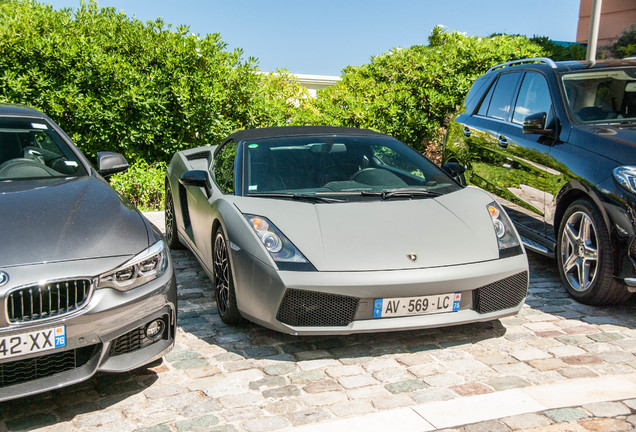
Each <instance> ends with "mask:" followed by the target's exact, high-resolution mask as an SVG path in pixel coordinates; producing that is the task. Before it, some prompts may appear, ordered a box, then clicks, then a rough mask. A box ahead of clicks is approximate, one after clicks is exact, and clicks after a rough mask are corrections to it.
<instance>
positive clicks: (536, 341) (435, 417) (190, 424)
mask: <svg viewBox="0 0 636 432" xmlns="http://www.w3.org/2000/svg"><path fill="white" fill-rule="evenodd" d="M172 256H173V259H174V262H175V266H176V269H177V281H178V291H179V301H180V303H179V320H178V324H179V330H178V334H177V345H176V347H175V348H174V350H173V351H172V352H171V353H170V354H168V355H167V356H166V357H165V359H164V360H163V361H160V362H157V363H155V364H152V365H150V366H149V367H147V368H142V369H138V370H135V371H133V372H130V373H125V374H116V375H110V374H98V375H96V376H95V377H93V378H92V379H91V380H89V381H86V382H84V383H81V384H78V385H75V386H72V387H67V388H63V389H60V390H56V391H53V392H47V393H44V394H41V395H37V396H34V397H29V398H23V399H20V400H15V401H9V402H5V403H3V404H0V416H1V417H0V431H2V432H4V431H17V430H31V429H35V430H42V431H64V432H73V431H86V430H90V431H104V432H106V431H143V432H151V431H153V432H154V431H156V432H164V431H165V432H168V431H179V432H185V431H199V430H206V431H217V430H218V431H247V432H263V431H273V430H286V429H292V428H294V429H298V430H305V431H307V432H309V431H317V430H324V431H327V430H329V431H332V430H347V429H351V428H352V427H354V428H356V429H360V430H365V431H369V430H383V431H386V430H394V429H396V428H397V427H398V426H399V427H400V428H401V429H404V430H434V429H436V428H438V429H442V428H444V427H446V428H447V427H450V426H452V427H455V429H443V430H445V431H450V430H454V431H463V432H477V431H517V430H524V431H592V430H593V431H597V430H634V429H636V415H634V414H636V356H635V355H634V354H635V353H636V315H635V314H634V311H635V310H636V301H633V300H632V301H630V302H629V303H628V304H626V305H624V306H621V307H614V308H595V307H590V306H585V305H580V304H578V303H576V302H574V301H572V300H571V299H570V298H569V297H568V295H567V293H566V292H565V289H564V288H563V287H562V285H561V283H560V281H559V278H558V274H557V272H556V269H555V267H554V262H553V261H551V260H549V259H546V258H543V257H540V256H538V255H534V254H530V255H529V259H530V267H531V277H530V292H529V295H528V298H527V301H526V305H525V306H524V307H523V309H522V310H521V312H520V313H519V314H518V315H517V316H514V317H508V318H505V319H501V320H498V321H493V322H488V323H481V324H471V325H462V326H455V327H447V328H442V329H430V330H421V331H407V332H396V333H377V334H363V335H351V336H338V337H294V336H289V335H283V334H279V333H276V332H273V331H270V330H267V329H264V328H262V327H259V326H257V325H254V324H250V323H244V324H242V325H240V326H237V327H231V326H227V325H225V324H223V323H222V322H221V320H220V319H219V317H218V315H217V313H216V308H215V303H214V301H213V299H212V294H211V289H210V282H209V280H208V279H207V277H206V276H205V274H204V273H203V271H202V270H201V268H200V267H199V265H198V263H197V262H196V260H195V258H194V257H193V256H192V254H190V253H189V252H187V251H173V252H172ZM533 392H534V393H533ZM541 392H543V396H541V395H540V393H541ZM537 395H539V396H537ZM541 397H543V399H541ZM550 398H552V399H550ZM548 399H550V400H549V401H548V402H542V404H537V401H546V400H548ZM550 401H552V402H550ZM507 402H508V403H507ZM550 403H552V405H550ZM533 404H534V405H533ZM493 409H494V411H495V414H494V415H493V414H492V412H493ZM498 410H499V411H498ZM443 411H445V412H443ZM489 411H490V413H489ZM413 416H415V417H416V418H417V421H415V420H414V421H411V420H413V419H412V417H413ZM420 420H421V422H419V421H420ZM418 422H419V423H418ZM455 424H457V425H455ZM362 426H364V427H362Z"/></svg>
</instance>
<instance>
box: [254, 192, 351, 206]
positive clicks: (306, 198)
mask: <svg viewBox="0 0 636 432" xmlns="http://www.w3.org/2000/svg"><path fill="white" fill-rule="evenodd" d="M248 196H253V197H258V198H290V199H293V200H299V201H318V202H327V203H336V202H344V201H345V200H343V199H340V198H332V197H327V196H321V195H311V194H301V193H284V192H271V193H267V192H264V193H250V194H248Z"/></svg>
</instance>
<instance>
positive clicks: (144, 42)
mask: <svg viewBox="0 0 636 432" xmlns="http://www.w3.org/2000/svg"><path fill="white" fill-rule="evenodd" d="M256 72H257V64H256V61H255V59H252V58H248V59H244V58H243V53H242V51H241V50H239V49H237V50H234V51H231V52H229V51H227V50H226V44H225V43H224V42H223V41H222V40H221V37H220V35H219V34H216V33H215V34H210V35H207V36H206V37H204V38H200V37H199V36H197V35H195V34H192V33H190V32H189V30H188V28H187V27H185V26H179V27H177V28H176V30H175V29H172V28H171V26H170V25H167V24H165V23H164V22H163V21H162V20H161V19H157V20H155V21H149V22H147V23H143V22H141V21H139V20H136V19H133V18H130V17H127V16H126V15H125V14H123V13H122V12H117V11H116V10H115V9H114V8H99V7H98V6H97V3H95V2H93V1H91V2H90V3H82V5H81V7H80V8H79V9H77V10H76V11H71V10H62V11H55V10H53V9H52V7H51V6H45V5H42V4H39V3H37V2H34V1H4V2H0V101H6V102H17V103H24V104H27V105H30V106H34V107H36V108H39V109H41V110H42V111H44V112H45V113H47V114H48V115H49V116H50V117H51V118H53V119H54V120H55V121H56V122H58V123H59V124H60V126H61V127H62V128H63V129H64V130H65V131H66V132H67V133H68V134H69V135H70V136H71V138H72V139H73V140H74V141H75V143H76V144H77V145H78V146H79V147H80V148H81V150H82V151H83V152H84V153H85V154H87V155H88V156H89V157H94V155H95V154H96V152H97V151H100V150H110V151H117V152H120V153H123V154H124V156H126V158H127V159H128V160H130V161H135V160H139V159H144V160H147V161H164V162H165V161H169V159H170V157H171V156H172V155H173V154H174V153H175V152H176V151H178V150H181V149H184V148H190V147H193V146H199V145H205V144H211V143H218V141H219V140H221V139H222V138H223V137H225V136H227V135H228V134H229V133H231V132H232V131H234V130H235V129H237V128H242V127H256V126H263V125H269V124H272V123H285V122H286V121H287V120H288V119H287V118H285V115H286V114H285V112H281V109H280V108H281V106H285V105H290V103H287V99H289V98H290V97H291V96H293V95H297V94H299V93H301V92H302V91H303V90H302V89H301V88H300V86H299V85H298V83H297V82H294V81H293V80H292V81H289V80H288V79H287V78H284V77H269V76H266V75H260V74H257V73H256ZM284 79H287V84H288V85H287V86H285V87H282V88H276V91H274V90H273V89H272V86H267V85H265V86H264V85H262V83H263V82H266V83H269V82H270V81H272V80H278V81H281V82H282V80H284Z"/></svg>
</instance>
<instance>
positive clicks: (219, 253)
mask: <svg viewBox="0 0 636 432" xmlns="http://www.w3.org/2000/svg"><path fill="white" fill-rule="evenodd" d="M213 255H214V263H213V268H214V297H215V298H216V308H217V310H218V311H219V316H220V317H221V320H223V322H224V323H226V324H237V323H239V322H240V321H241V314H240V313H239V310H238V307H237V305H236V293H235V292H234V281H233V279H232V264H231V263H230V257H229V251H228V243H227V240H226V239H225V236H224V234H223V228H221V227H219V228H218V229H217V231H216V235H215V236H214V252H213Z"/></svg>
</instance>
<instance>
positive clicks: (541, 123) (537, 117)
mask: <svg viewBox="0 0 636 432" xmlns="http://www.w3.org/2000/svg"><path fill="white" fill-rule="evenodd" d="M547 116H548V115H547V114H546V113H544V112H540V113H536V114H531V115H529V116H528V117H526V118H525V119H524V120H523V128H522V132H523V133H524V134H541V135H550V134H551V133H552V129H546V128H545V122H546V118H547Z"/></svg>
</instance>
